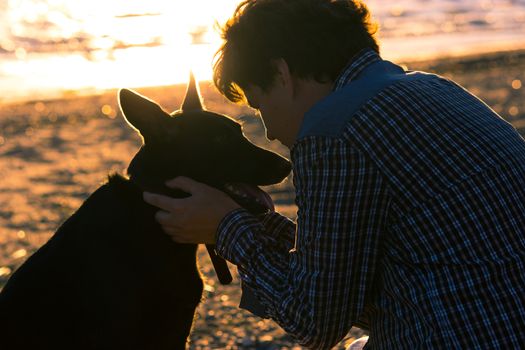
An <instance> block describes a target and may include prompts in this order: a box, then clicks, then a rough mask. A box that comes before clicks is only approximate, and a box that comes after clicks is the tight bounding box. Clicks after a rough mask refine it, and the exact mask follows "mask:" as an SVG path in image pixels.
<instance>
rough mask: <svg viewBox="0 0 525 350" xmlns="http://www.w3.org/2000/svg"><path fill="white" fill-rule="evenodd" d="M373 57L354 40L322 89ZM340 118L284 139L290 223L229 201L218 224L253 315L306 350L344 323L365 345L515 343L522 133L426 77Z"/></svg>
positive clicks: (521, 247)
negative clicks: (354, 52) (335, 129)
mask: <svg viewBox="0 0 525 350" xmlns="http://www.w3.org/2000/svg"><path fill="white" fill-rule="evenodd" d="M379 60H380V58H379V56H378V55H377V54H376V53H374V52H372V51H370V50H366V51H363V52H361V53H360V54H359V55H358V56H357V57H356V58H355V59H354V60H353V61H352V62H351V64H350V65H349V66H348V67H347V68H346V69H345V71H344V72H343V73H342V75H341V77H340V79H339V80H338V81H337V82H336V84H335V89H336V90H338V91H339V90H340V89H344V87H345V86H346V85H347V84H351V83H352V82H353V81H355V80H356V79H358V78H359V74H360V73H361V72H362V71H363V70H364V69H366V67H368V66H369V65H370V64H372V63H374V62H378V61H379ZM349 98H351V96H349ZM341 117H342V118H347V117H348V116H344V115H342V116H341ZM347 119H348V122H347V123H346V124H345V125H344V128H343V129H342V131H341V132H340V133H339V134H337V135H330V136H327V135H316V134H315V132H313V133H310V134H309V135H306V136H304V137H302V138H301V139H299V140H298V141H297V142H296V144H295V145H294V147H293V148H292V150H291V154H292V163H293V169H294V185H295V188H296V202H297V206H298V208H299V211H298V218H297V223H294V222H292V221H290V220H288V219H287V218H284V217H282V216H280V215H279V214H277V213H271V214H267V215H265V216H261V217H254V216H252V215H250V214H249V213H248V212H246V211H245V210H242V209H239V210H236V211H234V212H232V213H230V214H229V215H228V216H227V217H226V218H224V220H223V221H222V222H221V225H220V226H219V228H218V232H217V249H218V252H219V254H220V255H222V256H223V257H224V258H226V259H228V260H229V261H231V262H233V263H234V264H236V265H237V267H238V269H239V273H240V276H241V279H242V280H243V284H245V285H246V286H247V287H248V288H249V289H250V290H252V291H253V293H254V294H255V296H256V297H257V300H258V301H259V302H260V303H261V304H262V305H263V306H264V308H265V314H264V315H263V316H265V317H271V318H272V319H274V320H275V321H276V322H277V323H279V324H280V325H281V326H282V327H283V328H284V329H285V330H286V331H287V332H289V333H290V334H292V335H294V336H295V337H296V338H297V340H298V341H299V342H300V343H301V344H304V345H306V346H308V347H311V348H316V349H328V348H330V347H332V346H334V345H335V344H336V343H337V342H339V341H340V340H341V339H342V338H343V337H344V336H345V335H346V333H347V332H348V331H349V329H350V328H351V327H352V326H353V325H357V326H359V327H362V328H365V329H367V330H368V331H369V333H370V339H369V341H368V344H367V346H366V348H367V349H519V348H522V347H523V346H524V344H525V266H524V265H525V141H524V140H523V139H522V138H521V137H520V136H519V134H518V133H517V132H516V131H515V130H514V128H513V127H512V126H511V125H510V124H509V123H507V122H505V121H504V120H503V119H501V118H500V117H499V116H498V115H497V114H496V113H495V112H494V111H492V110H491V109H490V108H489V107H488V106H486V105H485V104H484V103H483V102H481V101H480V100H478V99H477V98H476V97H475V96H473V95H471V94H470V93H468V92H467V91H465V90H464V89H463V88H462V87H460V86H458V85H457V84H455V83H454V82H452V81H450V80H447V79H444V78H442V77H439V76H435V77H433V78H430V79H424V80H411V81H400V82H397V83H395V84H393V85H391V86H389V87H387V88H385V89H383V90H381V91H380V92H379V93H378V94H376V95H375V96H374V97H373V98H371V99H370V100H369V101H367V102H366V103H365V104H364V105H362V106H361V107H360V108H359V109H358V110H357V112H355V113H353V115H352V116H351V118H347ZM313 130H315V128H314V129H313ZM292 247H295V249H293V250H290V249H291V248H292Z"/></svg>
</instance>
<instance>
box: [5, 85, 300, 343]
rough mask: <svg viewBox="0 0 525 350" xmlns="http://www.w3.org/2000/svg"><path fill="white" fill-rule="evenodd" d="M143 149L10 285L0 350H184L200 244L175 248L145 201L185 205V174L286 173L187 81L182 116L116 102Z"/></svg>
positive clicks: (134, 99) (200, 177)
mask: <svg viewBox="0 0 525 350" xmlns="http://www.w3.org/2000/svg"><path fill="white" fill-rule="evenodd" d="M120 105H121V109H122V111H123V114H124V115H125V117H126V119H127V121H128V122H129V123H130V124H131V125H132V126H133V127H134V128H136V129H137V130H138V131H139V132H140V134H141V135H142V136H143V139H144V144H143V146H142V148H141V149H140V151H139V152H138V153H137V154H136V156H135V157H134V158H133V160H132V161H131V163H130V165H129V168H128V175H129V179H126V178H124V177H123V176H120V175H112V176H110V178H109V181H108V182H107V183H106V184H104V185H102V186H101V187H100V188H99V189H97V190H96V191H95V192H94V193H93V194H92V195H91V196H90V197H89V198H88V199H87V200H86V201H85V202H84V204H83V205H82V206H81V207H80V208H79V209H78V210H77V212H76V213H74V214H73V215H72V216H71V217H70V218H69V219H68V220H67V221H66V222H65V223H64V224H63V225H62V226H61V227H60V228H59V229H58V231H57V232H56V234H55V235H54V236H53V237H52V238H51V239H50V240H49V241H48V242H47V243H46V244H45V245H44V246H42V248H40V249H39V250H38V251H37V252H36V253H35V254H33V255H32V256H31V257H30V258H29V259H28V260H27V261H26V262H25V263H24V264H23V265H22V266H21V267H20V268H19V269H18V270H17V271H16V272H15V273H14V274H13V276H12V277H11V278H10V280H9V281H8V283H7V284H6V286H5V287H4V289H3V291H2V293H1V294H0V332H1V336H0V347H1V348H2V349H76V350H78V349H147V350H153V349H184V348H185V343H186V339H187V337H188V335H189V332H190V329H191V325H192V322H193V317H194V312H195V308H196V306H197V305H198V303H199V301H200V299H201V294H202V288H203V285H202V280H201V278H200V275H199V273H198V270H197V266H196V245H191V244H176V243H174V242H173V241H171V239H170V238H169V237H168V236H167V235H166V234H164V233H163V232H162V230H161V228H160V226H159V225H158V224H157V223H156V222H155V220H154V213H155V212H156V210H157V209H156V208H153V207H151V206H149V205H147V204H146V203H145V202H143V200H142V192H143V190H149V191H155V192H160V193H168V194H171V195H173V196H177V197H183V196H187V194H184V193H181V192H180V191H170V190H169V189H168V188H167V187H165V185H164V182H165V181H166V180H168V179H171V178H174V177H176V176H179V175H184V176H188V177H192V178H194V179H195V180H197V181H200V182H204V183H207V184H209V185H212V186H215V187H217V188H223V187H222V186H223V185H224V184H225V183H227V182H244V183H249V184H254V185H266V184H271V183H277V182H279V181H282V180H283V178H285V177H286V176H287V175H288V173H289V172H290V164H289V162H288V161H287V160H286V159H284V158H282V157H280V156H278V155H277V154H275V153H272V152H270V151H267V150H264V149H262V148H259V147H256V146H255V145H253V144H252V143H250V142H249V141H248V140H247V139H246V138H245V137H244V136H243V134H242V131H241V126H240V125H239V124H238V123H237V122H235V121H234V120H232V119H230V118H228V117H226V116H222V115H218V114H215V113H211V112H208V111H205V110H204V109H203V108H202V105H201V102H200V96H199V95H198V91H197V88H196V84H195V82H194V80H193V79H191V82H190V85H189V87H188V92H187V95H186V98H185V101H184V103H183V106H182V110H181V111H177V112H174V113H172V114H171V115H170V114H168V113H166V112H164V111H163V110H162V109H161V107H160V106H158V105H157V104H155V103H154V102H152V101H150V100H148V99H146V98H144V97H142V96H140V95H138V94H136V93H134V92H132V91H130V90H121V91H120Z"/></svg>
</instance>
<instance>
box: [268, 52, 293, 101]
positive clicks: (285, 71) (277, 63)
mask: <svg viewBox="0 0 525 350" xmlns="http://www.w3.org/2000/svg"><path fill="white" fill-rule="evenodd" d="M273 64H274V67H275V69H276V71H277V73H276V76H275V83H276V84H280V85H282V87H283V88H285V89H286V90H287V91H289V92H290V93H291V94H292V96H295V88H296V86H295V79H294V77H293V76H292V73H291V72H290V66H288V63H287V62H286V61H285V60H284V58H278V59H276V60H274V61H273Z"/></svg>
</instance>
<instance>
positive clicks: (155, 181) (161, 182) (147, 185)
mask: <svg viewBox="0 0 525 350" xmlns="http://www.w3.org/2000/svg"><path fill="white" fill-rule="evenodd" d="M128 175H129V181H131V183H133V184H134V185H135V186H137V187H138V188H140V189H141V190H142V191H146V192H152V193H159V194H163V195H166V196H169V197H173V198H185V197H189V196H190V195H189V194H188V193H186V192H184V191H181V190H178V189H174V188H170V187H168V186H166V184H165V182H166V181H167V180H169V179H161V178H155V177H154V176H149V175H142V174H140V173H138V174H137V173H133V174H128Z"/></svg>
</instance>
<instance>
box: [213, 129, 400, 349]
mask: <svg viewBox="0 0 525 350" xmlns="http://www.w3.org/2000/svg"><path fill="white" fill-rule="evenodd" d="M293 154H294V156H295V158H296V159H294V165H295V168H294V174H295V175H294V182H295V186H296V191H297V196H296V201H297V205H298V208H299V211H298V220H297V241H296V244H295V249H294V250H292V251H291V252H288V250H287V249H283V247H282V246H281V247H280V243H279V239H280V238H279V237H280V234H279V233H276V231H275V230H274V227H273V225H272V224H270V223H269V222H271V219H266V220H267V221H269V222H265V220H264V219H263V221H262V222H261V221H260V220H258V219H257V218H255V217H253V216H251V215H250V214H248V213H247V212H245V211H242V210H238V211H235V212H232V213H230V214H229V215H228V216H227V217H226V218H224V220H223V221H222V222H221V224H220V226H219V229H218V234H217V249H218V252H219V254H220V255H222V256H223V257H224V258H226V259H227V260H229V261H231V262H233V263H234V264H236V265H237V267H238V269H239V272H240V275H241V278H242V280H243V283H244V284H246V285H247V286H248V287H249V288H250V289H251V290H252V291H253V292H254V294H255V295H256V297H257V299H258V300H259V302H260V303H261V304H262V305H263V306H264V307H265V308H266V313H267V315H268V316H269V317H271V318H272V319H274V320H275V321H276V322H277V323H279V324H280V325H281V327H283V328H284V329H285V330H286V331H287V332H289V333H290V334H292V335H294V336H295V337H296V338H297V339H298V341H299V342H300V343H301V344H304V345H306V346H309V347H312V348H329V347H332V346H333V345H335V344H336V343H337V342H338V341H340V340H341V339H342V338H343V337H344V335H345V334H346V333H347V332H348V330H349V329H350V328H351V326H352V324H353V323H355V322H356V321H357V319H358V318H359V316H360V315H361V314H362V312H363V309H364V305H365V299H366V297H367V296H368V295H369V293H370V290H371V288H372V283H373V280H374V274H375V270H376V266H377V262H378V255H379V239H380V235H381V233H382V232H383V231H384V226H385V221H386V217H387V212H388V210H389V206H390V201H389V196H388V193H387V192H388V191H387V188H386V185H385V184H384V182H383V179H382V177H381V175H380V173H379V172H378V170H377V168H375V167H374V166H373V164H371V162H370V160H369V159H367V157H366V156H365V155H364V154H363V153H361V152H360V151H359V150H357V149H355V148H353V147H351V146H350V145H349V144H348V143H346V142H345V141H343V140H339V139H334V138H310V139H308V140H304V141H302V142H301V143H300V144H298V145H297V146H296V147H295V148H294V150H293ZM287 230H288V232H290V230H293V226H290V225H288V228H287ZM277 231H278V230H277Z"/></svg>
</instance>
